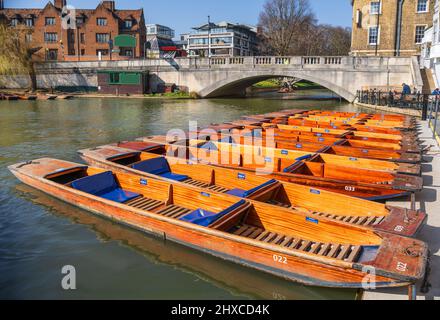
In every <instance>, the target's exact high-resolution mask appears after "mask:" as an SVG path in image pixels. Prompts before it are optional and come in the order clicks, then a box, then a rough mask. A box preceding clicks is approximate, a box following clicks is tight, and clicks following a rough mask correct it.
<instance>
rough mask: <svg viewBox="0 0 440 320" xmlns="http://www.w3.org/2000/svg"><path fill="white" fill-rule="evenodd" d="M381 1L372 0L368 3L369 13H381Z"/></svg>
mask: <svg viewBox="0 0 440 320" xmlns="http://www.w3.org/2000/svg"><path fill="white" fill-rule="evenodd" d="M381 7H382V5H381V2H380V1H374V2H371V4H370V14H380V13H381V11H382V10H381Z"/></svg>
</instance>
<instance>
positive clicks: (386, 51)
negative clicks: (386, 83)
mask: <svg viewBox="0 0 440 320" xmlns="http://www.w3.org/2000/svg"><path fill="white" fill-rule="evenodd" d="M351 4H352V6H353V33H352V43H351V54H352V55H355V56H364V55H368V56H371V55H378V56H413V55H420V47H421V43H422V40H423V36H424V33H425V30H426V29H427V28H429V27H431V26H432V17H433V14H434V1H433V0H381V1H378V0H376V1H371V0H351Z"/></svg>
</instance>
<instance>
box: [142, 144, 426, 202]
mask: <svg viewBox="0 0 440 320" xmlns="http://www.w3.org/2000/svg"><path fill="white" fill-rule="evenodd" d="M139 140H140V141H145V142H156V143H157V142H159V141H160V139H155V138H152V137H147V138H140V139H139ZM164 140H166V139H162V141H164ZM186 143H187V142H186ZM186 143H179V145H178V146H175V148H176V150H177V149H179V148H182V147H186ZM169 146H170V147H172V146H173V145H172V144H171V145H169ZM191 146H192V147H191V148H189V155H188V154H187V155H186V156H187V157H189V158H190V159H198V160H199V161H203V162H206V163H209V164H212V165H215V166H220V167H227V168H232V169H234V170H245V171H248V172H257V173H258V174H264V175H267V176H268V177H270V178H273V179H277V180H281V181H286V182H292V183H297V184H301V185H307V186H310V187H314V188H319V189H324V190H327V191H333V192H336V193H342V194H345V195H349V196H354V197H358V198H364V199H369V200H375V201H377V200H386V199H392V198H398V197H403V196H408V195H410V194H411V193H415V192H419V191H421V189H422V187H423V180H422V178H421V177H416V176H410V175H403V174H395V173H390V172H384V171H377V170H369V169H359V167H357V166H355V165H353V164H351V166H347V164H349V161H350V160H347V161H346V162H345V163H344V162H343V163H341V164H338V163H326V161H325V159H324V158H323V157H322V156H323V155H322V154H317V155H311V154H309V153H301V152H298V151H288V152H287V154H286V152H283V150H279V149H273V148H264V147H255V146H246V145H233V144H228V143H221V142H212V141H210V142H206V141H198V142H196V141H191ZM293 154H295V156H296V155H298V154H299V155H300V156H299V157H298V158H296V159H295V160H289V159H288V158H287V157H290V156H292V155H293ZM301 154H302V156H301ZM327 156H329V155H327ZM237 158H238V159H239V160H238V161H231V160H228V159H234V160H236V159H237ZM222 159H223V161H222ZM224 159H226V161H225V160H224ZM358 161H360V159H358Z"/></svg>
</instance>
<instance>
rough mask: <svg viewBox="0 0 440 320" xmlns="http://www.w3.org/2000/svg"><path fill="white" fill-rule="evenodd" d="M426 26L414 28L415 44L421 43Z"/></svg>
mask: <svg viewBox="0 0 440 320" xmlns="http://www.w3.org/2000/svg"><path fill="white" fill-rule="evenodd" d="M425 29H426V26H416V44H420V43H422V42H423V37H424V36H425Z"/></svg>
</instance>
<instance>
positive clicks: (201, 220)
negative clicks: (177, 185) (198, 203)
mask: <svg viewBox="0 0 440 320" xmlns="http://www.w3.org/2000/svg"><path fill="white" fill-rule="evenodd" d="M245 204H246V201H244V200H240V201H239V202H237V203H236V204H234V205H232V206H230V207H229V208H227V209H225V210H223V211H222V212H219V213H213V212H210V211H207V210H203V209H197V210H195V211H193V212H191V213H189V214H187V215H185V216H183V217H181V218H180V219H179V220H181V221H185V222H189V223H193V224H196V225H199V226H201V227H209V226H210V225H212V224H213V223H214V222H216V221H218V220H219V219H221V218H223V217H224V216H226V215H227V214H229V213H231V212H233V211H234V210H237V209H238V208H240V207H241V206H243V205H245Z"/></svg>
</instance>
